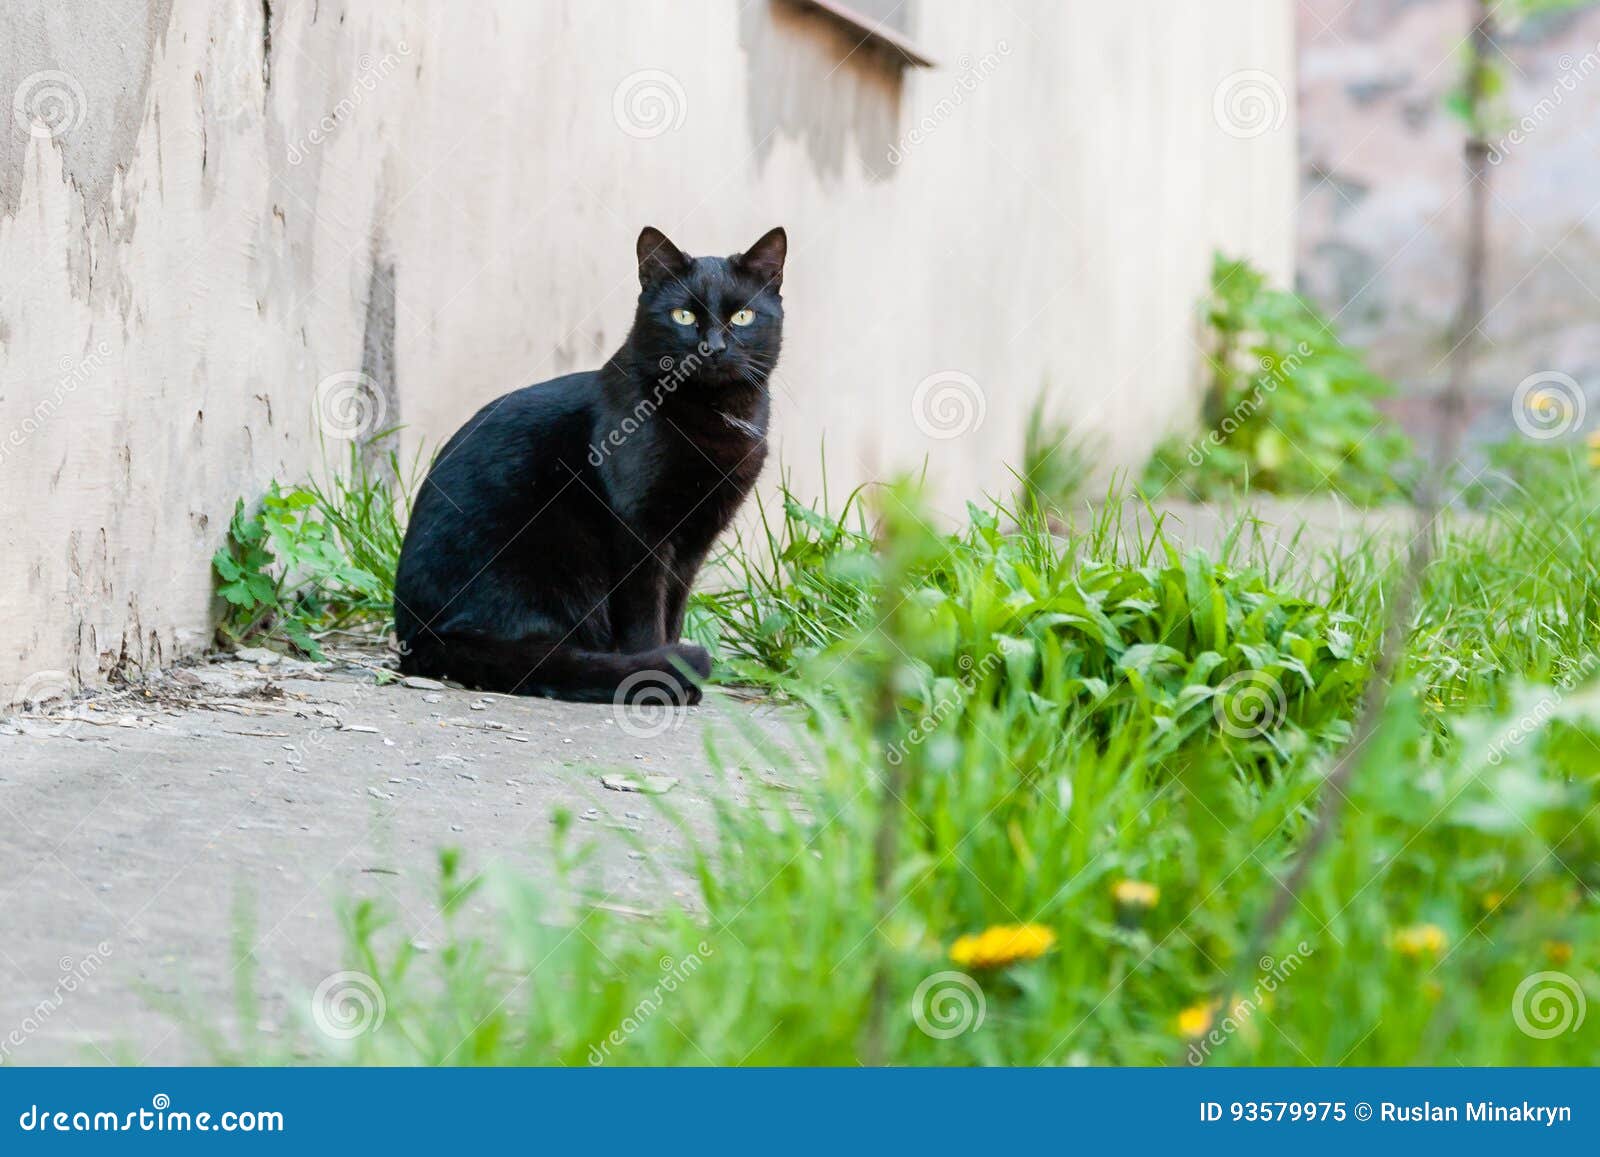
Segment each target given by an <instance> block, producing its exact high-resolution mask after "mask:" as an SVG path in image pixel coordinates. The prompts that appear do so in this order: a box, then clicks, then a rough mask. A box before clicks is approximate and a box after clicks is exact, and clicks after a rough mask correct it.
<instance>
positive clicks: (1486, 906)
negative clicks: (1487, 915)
mask: <svg viewBox="0 0 1600 1157" xmlns="http://www.w3.org/2000/svg"><path fill="white" fill-rule="evenodd" d="M1505 902H1506V898H1505V895H1504V894H1503V893H1500V892H1485V893H1484V894H1483V900H1482V904H1483V910H1484V911H1485V912H1493V911H1494V910H1495V909H1496V908H1498V907H1500V905H1502V904H1504V903H1505Z"/></svg>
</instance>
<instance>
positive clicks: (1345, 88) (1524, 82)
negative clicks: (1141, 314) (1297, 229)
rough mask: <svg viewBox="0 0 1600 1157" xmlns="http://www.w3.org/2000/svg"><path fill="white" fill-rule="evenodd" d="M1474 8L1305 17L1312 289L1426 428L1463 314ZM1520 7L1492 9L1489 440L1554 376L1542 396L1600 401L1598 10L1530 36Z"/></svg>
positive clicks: (1305, 251) (1445, 5) (1334, 4)
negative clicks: (1455, 111) (1534, 386)
mask: <svg viewBox="0 0 1600 1157" xmlns="http://www.w3.org/2000/svg"><path fill="white" fill-rule="evenodd" d="M1475 8H1476V5H1475V4H1473V3H1471V2H1469V0H1364V2H1363V3H1360V4H1354V5H1352V4H1349V3H1347V0H1305V2H1304V3H1302V4H1300V5H1299V8H1298V12H1299V22H1300V108H1301V117H1300V136H1301V164H1302V170H1303V177H1302V180H1303V192H1304V198H1305V200H1304V204H1303V207H1302V210H1301V218H1302V233H1301V241H1300V254H1299V272H1300V278H1301V287H1302V289H1303V290H1304V291H1305V292H1306V293H1307V294H1308V295H1310V296H1311V297H1313V298H1314V299H1316V300H1317V301H1318V302H1319V303H1321V304H1322V305H1323V306H1324V307H1326V309H1327V311H1328V312H1329V313H1330V314H1334V315H1335V316H1336V319H1337V321H1338V324H1339V326H1340V328H1341V330H1342V331H1343V332H1344V333H1345V334H1346V335H1347V336H1348V337H1350V338H1352V339H1353V340H1355V341H1357V342H1359V343H1360V344H1362V345H1364V346H1367V347H1369V348H1370V350H1371V353H1372V360H1373V364H1374V365H1375V367H1376V368H1377V369H1378V370H1379V371H1380V372H1382V373H1384V374H1386V375H1387V376H1389V377H1391V378H1393V379H1394V380H1395V381H1396V382H1397V383H1398V384H1399V385H1400V386H1401V387H1402V388H1403V389H1404V390H1405V391H1406V392H1407V394H1409V395H1411V404H1409V405H1405V404H1403V405H1402V411H1403V412H1405V413H1406V414H1407V416H1408V418H1409V419H1410V421H1411V423H1412V424H1413V425H1417V426H1421V425H1423V422H1424V419H1425V417H1426V416H1427V410H1428V407H1427V405H1426V404H1425V403H1423V402H1422V401H1421V400H1420V399H1421V398H1422V397H1423V396H1425V395H1426V394H1427V393H1428V392H1429V391H1430V390H1432V389H1435V388H1437V387H1438V386H1440V385H1441V384H1442V383H1443V380H1444V376H1445V373H1446V364H1445V353H1446V351H1447V349H1448V347H1449V344H1450V343H1449V339H1448V333H1449V326H1450V320H1451V316H1452V313H1453V312H1454V310H1455V309H1456V308H1457V306H1458V302H1459V292H1460V279H1461V268H1462V252H1463V231H1464V229H1465V227H1466V221H1467V212H1466V211H1467V200H1466V198H1465V196H1463V193H1464V191H1465V188H1466V172H1465V168H1464V164H1463V161H1462V137H1463V133H1464V129H1463V126H1462V124H1461V122H1460V120H1459V119H1457V118H1456V117H1455V116H1454V115H1452V114H1451V113H1449V112H1448V111H1446V107H1445V102H1446V99H1447V98H1448V96H1449V94H1450V93H1451V91H1452V90H1453V89H1454V88H1455V87H1456V86H1457V85H1458V84H1459V83H1460V81H1461V74H1462V67H1463V48H1462V41H1463V39H1464V38H1465V37H1466V35H1467V32H1468V29H1469V28H1470V26H1471V21H1472V19H1473V18H1474V17H1473V13H1474V11H1475ZM1514 8H1515V6H1514V5H1505V4H1502V5H1499V6H1498V14H1499V17H1500V19H1501V20H1502V21H1503V22H1505V23H1504V24H1503V27H1502V33H1501V35H1500V36H1499V37H1498V38H1497V48H1498V52H1497V55H1496V58H1495V61H1496V64H1497V66H1498V69H1499V71H1500V73H1501V75H1502V77H1503V79H1504V81H1505V91H1504V93H1503V94H1502V95H1501V97H1500V99H1499V101H1498V105H1499V107H1498V108H1497V109H1496V111H1495V119H1496V121H1497V122H1498V124H1499V131H1497V132H1496V133H1495V134H1494V138H1493V139H1494V151H1493V152H1492V153H1491V162H1492V167H1491V169H1490V174H1489V180H1490V189H1491V194H1492V199H1491V202H1490V211H1489V235H1490V260H1489V268H1488V287H1487V305H1488V307H1489V314H1488V317H1487V319H1486V322H1485V325H1484V327H1483V337H1484V339H1485V340H1483V341H1482V342H1480V343H1479V350H1480V354H1479V362H1478V367H1477V374H1476V381H1475V382H1474V383H1473V387H1474V395H1475V397H1474V403H1475V404H1474V407H1473V408H1474V412H1475V416H1476V417H1477V420H1478V433H1479V434H1480V435H1482V436H1484V437H1495V436H1504V435H1505V434H1507V433H1509V432H1511V431H1512V430H1513V429H1514V422H1515V420H1516V418H1517V415H1515V414H1514V413H1513V411H1512V406H1511V399H1512V396H1513V394H1514V392H1515V390H1516V387H1517V385H1518V383H1519V382H1521V381H1523V380H1524V379H1526V378H1527V377H1528V376H1529V375H1533V374H1548V375H1553V376H1552V377H1549V378H1547V379H1545V381H1544V384H1546V385H1549V386H1551V387H1553V388H1555V389H1556V390H1557V391H1558V392H1568V391H1570V390H1571V389H1573V388H1576V389H1579V390H1582V391H1586V392H1587V395H1588V398H1589V406H1588V411H1589V412H1590V413H1594V412H1596V411H1595V405H1596V403H1597V399H1600V311H1597V303H1600V277H1597V276H1596V273H1595V270H1596V269H1597V268H1600V217H1597V216H1596V214H1595V213H1594V192H1593V190H1594V188H1595V185H1596V183H1597V181H1600V8H1597V7H1594V6H1589V7H1585V8H1580V9H1576V10H1573V11H1569V12H1565V13H1558V14H1550V15H1546V16H1544V17H1541V18H1538V19H1530V20H1524V21H1521V22H1520V23H1519V22H1515V21H1514V19H1513V18H1514ZM1563 378H1565V380H1566V382H1569V383H1573V386H1571V387H1568V386H1564V385H1563V382H1562V379H1563ZM1569 396H1572V395H1569ZM1567 412H1568V413H1574V412H1575V411H1572V410H1569V411H1567ZM1577 416H1578V417H1579V418H1580V419H1581V417H1582V415H1581V414H1578V415H1577ZM1523 419H1524V422H1525V424H1528V425H1530V426H1532V427H1533V428H1536V429H1551V428H1552V427H1551V426H1550V425H1549V424H1547V423H1540V422H1537V421H1530V420H1529V419H1530V416H1529V415H1523ZM1576 424H1581V422H1579V423H1576Z"/></svg>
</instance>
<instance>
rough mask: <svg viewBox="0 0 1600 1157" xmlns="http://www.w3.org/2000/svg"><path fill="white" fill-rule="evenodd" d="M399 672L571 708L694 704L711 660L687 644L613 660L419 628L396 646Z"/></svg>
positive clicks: (547, 645) (543, 643)
mask: <svg viewBox="0 0 1600 1157" xmlns="http://www.w3.org/2000/svg"><path fill="white" fill-rule="evenodd" d="M400 670H401V671H402V672H403V673H404V674H407V675H430V676H433V677H434V678H439V679H453V680H454V681H456V682H457V683H465V684H466V685H467V686H469V687H476V688H477V689H479V690H480V691H497V692H500V693H501V694H504V695H543V696H545V697H547V698H550V699H568V700H572V701H574V702H578V703H629V702H635V701H638V700H644V701H646V702H653V703H660V702H663V701H668V702H673V703H681V704H693V703H698V702H700V684H701V683H703V682H704V681H705V679H706V678H707V677H708V676H709V675H710V674H711V656H710V655H709V654H707V653H706V650H705V648H704V647H697V646H695V645H694V644H693V643H669V644H667V645H666V646H664V647H657V648H656V649H655V650H653V651H638V652H634V653H631V654H618V653H616V652H613V651H585V650H580V649H579V648H576V647H569V646H565V645H564V644H562V643H558V642H554V641H552V640H550V639H545V638H524V639H502V638H497V637H495V636H492V635H489V634H487V633H485V632H479V631H472V630H458V629H452V630H446V631H443V632H435V631H431V630H427V629H424V630H422V631H421V632H419V633H418V634H417V635H415V636H413V637H412V638H411V639H410V640H408V641H407V642H406V643H405V644H404V645H403V646H402V647H401V656H400Z"/></svg>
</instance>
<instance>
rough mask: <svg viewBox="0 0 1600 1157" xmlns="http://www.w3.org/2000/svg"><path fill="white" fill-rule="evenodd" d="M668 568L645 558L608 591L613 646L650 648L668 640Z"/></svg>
mask: <svg viewBox="0 0 1600 1157" xmlns="http://www.w3.org/2000/svg"><path fill="white" fill-rule="evenodd" d="M666 580H667V570H666V567H664V566H662V565H660V564H659V563H657V562H656V561H655V560H654V559H652V558H648V557H647V558H646V559H645V560H644V561H643V562H641V563H639V565H638V566H636V567H635V568H634V569H633V571H632V572H631V573H630V574H629V575H628V576H627V577H626V578H624V579H623V580H622V581H621V582H620V583H619V584H618V585H617V588H616V590H614V591H612V592H611V600H610V601H611V635H612V647H613V649H614V650H617V651H621V652H623V653H624V654H631V653H635V652H639V651H653V650H655V649H656V648H657V647H660V646H663V645H664V644H665V643H666V642H667V617H666V614H667V592H666V586H667V581H666Z"/></svg>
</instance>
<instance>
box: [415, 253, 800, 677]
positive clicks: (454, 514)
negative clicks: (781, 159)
mask: <svg viewBox="0 0 1600 1157" xmlns="http://www.w3.org/2000/svg"><path fill="white" fill-rule="evenodd" d="M786 250H787V239H786V238H785V235H784V232H783V230H782V229H774V230H772V231H771V232H769V233H767V234H766V235H765V236H763V237H762V238H761V240H759V241H757V242H756V243H755V245H753V246H751V248H750V249H749V250H747V251H746V252H745V253H743V254H735V255H734V256H732V257H728V258H720V257H698V258H691V257H689V256H687V255H686V254H684V253H682V252H681V251H680V250H679V249H678V248H677V247H676V246H675V245H673V244H672V242H671V241H669V240H667V238H666V236H665V235H664V234H662V233H661V232H660V231H659V230H656V229H650V228H647V229H645V230H644V231H643V232H642V233H641V234H640V235H639V243H638V253H637V256H638V260H639V281H640V286H641V289H640V293H639V304H638V308H637V310H636V311H635V313H634V320H633V328H632V330H631V331H630V332H629V334H628V338H627V340H626V341H625V342H623V345H622V348H621V349H620V350H618V351H617V352H616V354H615V355H613V356H612V358H611V360H610V361H608V362H607V363H606V364H605V365H604V366H603V367H601V368H600V369H599V370H595V371H591V372H587V373H577V374H568V375H566V376H565V377H560V378H556V379H554V380H552V381H548V382H543V383H541V384H539V385H536V386H529V387H527V388H526V389H522V390H517V391H515V392H513V393H510V394H507V395H505V396H504V397H502V398H499V399H497V400H496V401H494V402H491V403H490V404H489V405H487V406H485V407H484V408H483V409H482V410H479V411H478V413H477V414H475V415H474V416H473V417H472V419H471V420H470V421H468V422H467V424H466V425H465V426H463V427H462V428H461V429H460V430H458V431H457V432H456V434H455V436H454V437H452V438H451V439H450V441H449V442H447V443H445V446H444V448H443V449H442V450H441V451H440V452H439V456H438V459H437V460H436V461H435V462H434V464H433V468H432V469H431V470H430V471H429V473H428V477H427V478H426V479H425V480H424V482H423V484H422V488H421V490H420V492H419V493H418V495H417V502H416V506H415V508H414V509H413V510H412V513H411V525H410V527H409V529H408V530H407V532H406V540H405V545H404V547H403V548H402V549H401V552H400V569H399V573H398V575H397V576H396V579H395V600H394V601H395V606H394V615H395V633H396V634H397V635H398V637H399V640H400V645H401V661H400V667H401V670H402V671H404V672H406V673H407V674H416V675H434V676H443V677H447V678H451V679H455V680H457V681H459V682H462V683H466V684H469V685H471V686H474V687H479V688H482V689H484V690H488V691H502V692H511V693H515V694H523V695H548V696H553V697H555V698H560V699H579V700H611V699H613V698H615V697H619V693H620V697H623V698H628V699H637V698H641V697H645V698H648V697H652V696H656V697H659V696H661V695H662V694H663V693H665V694H668V695H670V696H671V697H673V698H675V699H676V700H677V701H679V702H689V703H692V702H697V701H698V700H699V698H700V691H699V687H698V684H699V682H700V681H701V680H703V679H705V677H706V676H707V675H708V674H709V673H710V671H711V660H710V656H709V655H707V654H706V652H705V650H704V649H703V648H701V647H697V646H695V645H693V644H689V643H683V642H680V641H679V639H680V636H681V635H682V632H683V610H684V603H685V600H686V599H687V598H688V594H689V589H690V587H691V586H692V585H693V583H694V579H695V574H696V573H697V572H698V571H699V569H700V566H701V564H702V563H703V562H704V561H705V557H706V552H707V551H708V550H710V548H711V544H712V541H713V540H714V539H715V538H716V537H717V535H718V534H720V533H721V532H722V530H723V529H724V528H725V527H726V526H727V525H728V522H729V521H730V520H731V519H732V517H733V514H734V511H735V510H737V509H738V506H739V504H740V503H741V502H742V501H743V500H744V498H745V495H747V494H748V493H749V492H750V488H751V486H752V485H753V484H754V483H755V480H756V476H757V475H758V474H759V473H760V472H761V466H762V463H763V462H764V461H765V460H766V454H767V448H766V432H767V419H768V411H769V399H768V392H767V378H768V375H769V374H770V373H771V371H772V367H773V366H774V365H775V364H776V363H777V360H778V350H779V346H780V344H781V341H782V335H783V301H782V298H781V296H780V294H779V288H780V286H781V283H782V277H783V261H784V257H785V254H786ZM683 309H687V310H689V311H691V312H692V313H693V314H694V321H693V324H688V325H685V324H680V322H679V321H677V320H674V316H673V315H674V311H676V310H683ZM742 309H749V310H751V311H753V313H754V318H753V320H752V321H751V323H750V324H748V325H742V326H741V325H734V324H733V322H732V318H733V316H734V314H735V312H736V311H739V310H742ZM680 317H681V315H680Z"/></svg>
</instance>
